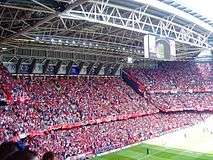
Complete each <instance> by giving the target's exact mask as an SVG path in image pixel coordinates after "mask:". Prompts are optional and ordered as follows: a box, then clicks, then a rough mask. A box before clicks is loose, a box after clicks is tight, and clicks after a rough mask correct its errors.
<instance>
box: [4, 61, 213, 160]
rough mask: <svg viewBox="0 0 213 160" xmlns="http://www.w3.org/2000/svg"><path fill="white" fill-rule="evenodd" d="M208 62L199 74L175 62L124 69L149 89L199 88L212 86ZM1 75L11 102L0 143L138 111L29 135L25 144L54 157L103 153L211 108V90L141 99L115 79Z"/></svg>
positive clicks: (196, 118) (193, 118) (192, 119)
mask: <svg viewBox="0 0 213 160" xmlns="http://www.w3.org/2000/svg"><path fill="white" fill-rule="evenodd" d="M209 66H210V68H211V67H212V65H210V64H199V65H198V68H199V73H197V68H194V67H195V66H194V65H192V66H191V67H190V69H188V68H186V69H184V66H183V65H180V64H178V63H177V64H176V65H175V66H173V69H171V68H170V69H168V68H167V67H168V66H167V67H165V66H160V67H159V69H156V70H152V69H149V70H148V69H146V70H133V69H131V70H129V71H128V72H131V75H134V76H136V77H137V78H138V79H140V80H141V81H142V82H143V83H144V84H145V86H146V87H147V88H148V91H151V90H171V89H174V88H179V89H181V90H183V91H184V90H185V89H189V88H190V89H194V88H202V87H208V88H210V90H211V89H212V77H211V76H212V74H211V73H212V70H210V69H209ZM209 71H210V73H209ZM0 73H1V77H0V82H1V88H2V90H3V92H4V93H5V96H6V97H7V99H8V97H9V99H10V101H11V99H12V101H13V102H12V103H9V105H7V106H4V107H1V108H0V142H3V141H7V140H10V139H11V137H14V135H16V134H17V133H29V132H31V131H34V130H45V129H47V128H48V127H50V126H54V125H57V124H66V123H68V124H73V123H76V122H82V121H88V120H91V119H100V118H103V117H107V116H119V115H124V114H132V113H141V114H140V117H135V118H130V119H126V120H120V121H112V122H108V123H97V124H95V125H86V126H80V127H78V128H73V129H70V130H58V131H50V132H48V133H46V134H45V135H44V136H36V137H31V138H29V139H28V142H27V143H28V144H29V146H30V148H32V149H33V150H37V151H38V153H39V155H40V156H41V155H42V154H43V153H44V152H46V151H48V150H52V151H54V152H56V155H57V157H58V158H59V159H64V157H67V156H77V155H81V154H86V153H88V154H91V153H92V154H95V153H101V152H105V151H108V150H111V149H115V148H119V147H123V146H125V145H128V144H132V143H135V142H140V141H142V140H145V139H148V138H150V137H152V136H159V135H160V134H163V133H164V132H167V131H169V130H171V129H176V128H181V127H184V126H186V125H193V124H195V123H197V122H199V121H201V120H203V119H205V118H206V117H208V116H209V115H211V113H209V114H207V113H204V112H198V111H202V110H203V109H206V110H208V109H209V110H211V108H213V104H212V102H213V94H212V92H208V93H200V92H199V93H193V92H192V93H188V92H187V93H184V92H183V91H182V92H180V93H175V94H161V93H152V94H151V93H150V95H149V96H144V97H143V96H141V95H139V94H137V93H136V92H135V91H134V90H133V89H132V88H131V87H130V86H128V85H126V83H125V82H124V81H123V80H122V79H121V78H118V77H82V76H79V77H69V76H68V77H48V76H44V77H42V76H38V77H36V76H33V77H30V76H29V77H26V76H20V77H16V78H12V77H11V76H10V74H9V72H8V71H7V70H6V69H5V68H4V67H2V66H1V68H0ZM189 73H190V76H189ZM148 91H147V92H148ZM147 97H148V98H147ZM187 110H190V111H187ZM160 111H166V112H168V111H181V112H173V113H160Z"/></svg>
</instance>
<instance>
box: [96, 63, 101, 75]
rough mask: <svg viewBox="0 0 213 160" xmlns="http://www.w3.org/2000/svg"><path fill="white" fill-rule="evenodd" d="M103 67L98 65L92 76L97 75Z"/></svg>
mask: <svg viewBox="0 0 213 160" xmlns="http://www.w3.org/2000/svg"><path fill="white" fill-rule="evenodd" d="M102 67H103V63H100V64H99V65H98V67H97V68H96V69H95V71H94V75H99V73H100V71H101V68H102Z"/></svg>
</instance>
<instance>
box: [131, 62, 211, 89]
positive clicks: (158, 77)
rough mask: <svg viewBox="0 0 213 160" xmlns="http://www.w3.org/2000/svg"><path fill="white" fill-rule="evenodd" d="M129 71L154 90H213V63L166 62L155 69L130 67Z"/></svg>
mask: <svg viewBox="0 0 213 160" xmlns="http://www.w3.org/2000/svg"><path fill="white" fill-rule="evenodd" d="M127 72H128V73H130V74H131V75H133V76H135V77H136V78H137V79H139V80H140V81H141V82H142V83H144V84H145V85H146V87H148V89H149V90H153V91H154V90H157V91H161V90H173V89H179V90H181V91H185V90H188V89H194V90H202V89H203V88H209V89H211V90H213V64H212V63H193V62H164V63H162V64H159V67H158V68H155V69H128V70H127Z"/></svg>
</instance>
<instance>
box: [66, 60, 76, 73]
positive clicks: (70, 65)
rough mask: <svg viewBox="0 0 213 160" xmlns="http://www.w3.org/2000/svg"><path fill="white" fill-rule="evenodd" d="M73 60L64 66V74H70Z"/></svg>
mask: <svg viewBox="0 0 213 160" xmlns="http://www.w3.org/2000/svg"><path fill="white" fill-rule="evenodd" d="M73 63H74V62H73V61H70V62H69V63H68V65H67V67H66V75H70V72H71V69H72V65H73Z"/></svg>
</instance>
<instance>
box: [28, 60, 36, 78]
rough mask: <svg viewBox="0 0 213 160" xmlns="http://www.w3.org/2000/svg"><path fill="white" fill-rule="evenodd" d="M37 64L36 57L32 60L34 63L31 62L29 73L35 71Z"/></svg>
mask: <svg viewBox="0 0 213 160" xmlns="http://www.w3.org/2000/svg"><path fill="white" fill-rule="evenodd" d="M35 66H36V59H35V58H34V59H33V60H32V63H31V64H30V68H29V71H28V73H29V74H32V73H33V71H34V69H35Z"/></svg>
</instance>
